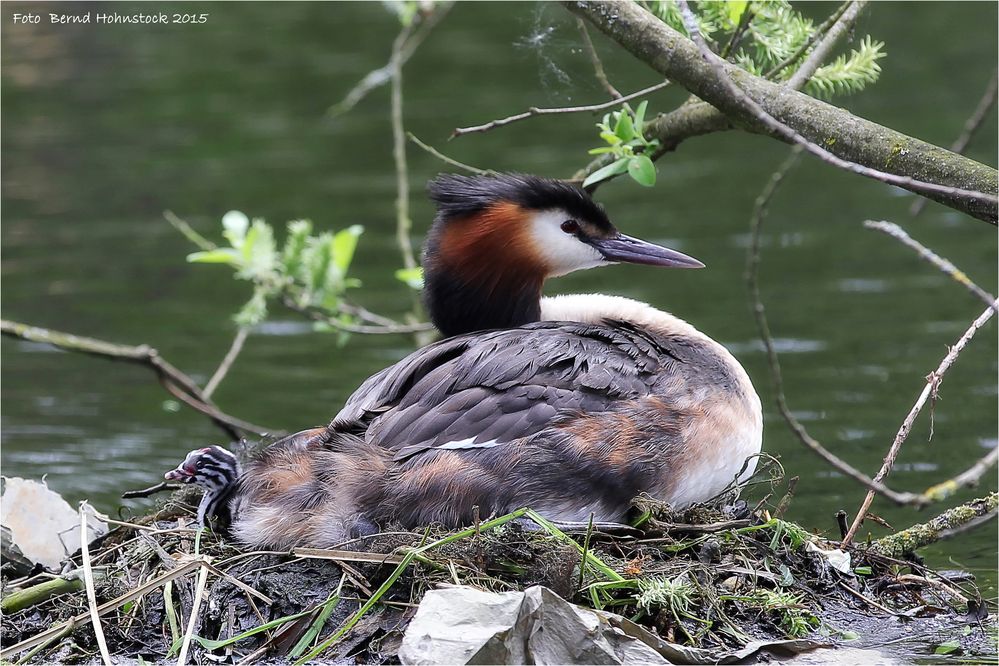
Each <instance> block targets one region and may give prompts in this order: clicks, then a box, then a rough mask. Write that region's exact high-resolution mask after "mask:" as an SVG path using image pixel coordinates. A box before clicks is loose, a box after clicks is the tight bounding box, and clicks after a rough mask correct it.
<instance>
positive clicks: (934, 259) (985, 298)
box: [864, 220, 999, 312]
mask: <svg viewBox="0 0 999 666" xmlns="http://www.w3.org/2000/svg"><path fill="white" fill-rule="evenodd" d="M864 227H865V228H867V229H873V230H874V231H880V232H881V233H883V234H887V235H888V236H891V237H892V238H894V239H895V240H897V241H899V242H900V243H902V244H903V245H905V246H906V247H909V248H912V249H913V250H915V251H916V254H918V255H919V258H920V259H923V260H924V261H928V262H930V263H931V264H933V265H934V266H936V267H937V268H939V269H940V270H941V271H943V272H944V273H946V274H947V275H949V276H950V277H951V278H952V279H953V280H954V281H955V282H957V283H959V284H962V285H964V287H965V288H966V289H967V290H968V291H970V292H971V293H973V294H974V295H975V296H977V297H978V298H979V299H980V300H981V301H982V302H983V303H985V304H986V305H988V306H989V307H991V308H992V309H993V310H995V311H996V312H999V303H997V302H996V297H995V296H993V295H992V294H990V293H989V292H987V291H985V290H984V289H982V288H981V287H979V286H978V285H977V284H975V283H974V282H972V281H971V278H969V277H968V275H967V274H966V273H965V272H964V271H962V270H959V269H958V268H957V266H955V265H954V264H952V263H951V262H949V261H948V260H946V259H944V258H943V257H941V256H940V255H938V254H937V253H935V252H934V251H933V250H930V249H929V248H927V247H926V246H925V245H923V244H922V243H920V242H919V241H917V240H915V239H914V238H912V236H910V235H909V234H907V233H905V230H904V229H902V227H900V226H898V225H897V224H893V223H892V222H884V221H882V222H875V221H873V220H867V221H866V222H864Z"/></svg>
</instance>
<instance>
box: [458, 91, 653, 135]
mask: <svg viewBox="0 0 999 666" xmlns="http://www.w3.org/2000/svg"><path fill="white" fill-rule="evenodd" d="M668 85H669V81H663V82H662V83H657V84H655V85H654V86H649V87H648V88H643V89H642V90H639V91H637V92H633V93H631V94H630V95H625V96H624V97H620V98H618V99H612V100H611V101H609V102H601V103H600V104H588V105H586V106H561V107H555V108H548V109H539V108H538V107H536V106H532V107H530V108H529V109H528V110H527V111H524V112H523V113H517V114H514V115H512V116H507V117H506V118H500V119H499V120H490V121H489V122H488V123H485V124H484V125H473V126H471V127H456V128H455V129H454V131H453V132H451V138H452V139H453V138H454V137H456V136H464V135H465V134H474V133H476V132H488V131H490V130H493V129H496V128H497V127H502V126H504V125H509V124H510V123H515V122H517V121H519V120H526V119H528V118H533V117H534V116H548V115H556V114H560V113H596V112H598V111H604V110H605V109H612V108H614V107H616V106H620V105H621V104H624V103H625V102H629V101H631V100H633V99H636V98H638V97H644V96H645V95H651V94H652V93H654V92H656V91H657V90H662V89H663V88H665V87H666V86H668Z"/></svg>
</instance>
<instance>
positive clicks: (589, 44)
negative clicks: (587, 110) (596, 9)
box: [576, 17, 621, 100]
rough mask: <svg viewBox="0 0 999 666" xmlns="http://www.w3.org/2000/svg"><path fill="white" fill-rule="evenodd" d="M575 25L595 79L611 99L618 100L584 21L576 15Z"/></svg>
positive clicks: (617, 92) (619, 94) (618, 93)
mask: <svg viewBox="0 0 999 666" xmlns="http://www.w3.org/2000/svg"><path fill="white" fill-rule="evenodd" d="M576 27H577V28H579V34H580V36H582V38H583V46H584V47H586V53H587V54H588V55H589V56H590V62H592V63H593V74H594V76H596V77H597V81H599V82H600V85H602V86H603V87H604V90H606V91H607V94H608V95H610V96H611V99H616V100H620V99H621V93H620V92H619V91H618V89H617V88H615V87H614V86H612V85H611V82H610V80H609V79H608V78H607V72H605V71H604V64H603V63H602V62H600V56H599V55H597V49H596V47H594V46H593V40H592V39H590V32H589V31H588V30H587V29H586V23H585V22H583V19H581V18H579V17H576Z"/></svg>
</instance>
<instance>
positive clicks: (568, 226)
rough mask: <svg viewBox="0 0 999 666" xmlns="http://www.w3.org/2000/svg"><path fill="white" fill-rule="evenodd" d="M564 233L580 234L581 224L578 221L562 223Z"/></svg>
mask: <svg viewBox="0 0 999 666" xmlns="http://www.w3.org/2000/svg"><path fill="white" fill-rule="evenodd" d="M562 231H564V232H565V233H567V234H575V233H578V232H579V222H576V220H566V221H565V222H563V223H562Z"/></svg>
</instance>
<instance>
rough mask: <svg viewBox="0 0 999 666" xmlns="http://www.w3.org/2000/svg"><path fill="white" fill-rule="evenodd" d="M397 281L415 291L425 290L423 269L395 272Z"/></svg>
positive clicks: (402, 269)
mask: <svg viewBox="0 0 999 666" xmlns="http://www.w3.org/2000/svg"><path fill="white" fill-rule="evenodd" d="M395 279H396V280H399V281H400V282H404V283H406V284H407V285H409V286H410V287H411V288H413V289H423V268H422V267H421V266H417V267H416V268H400V269H399V270H397V271H396V272H395Z"/></svg>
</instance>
